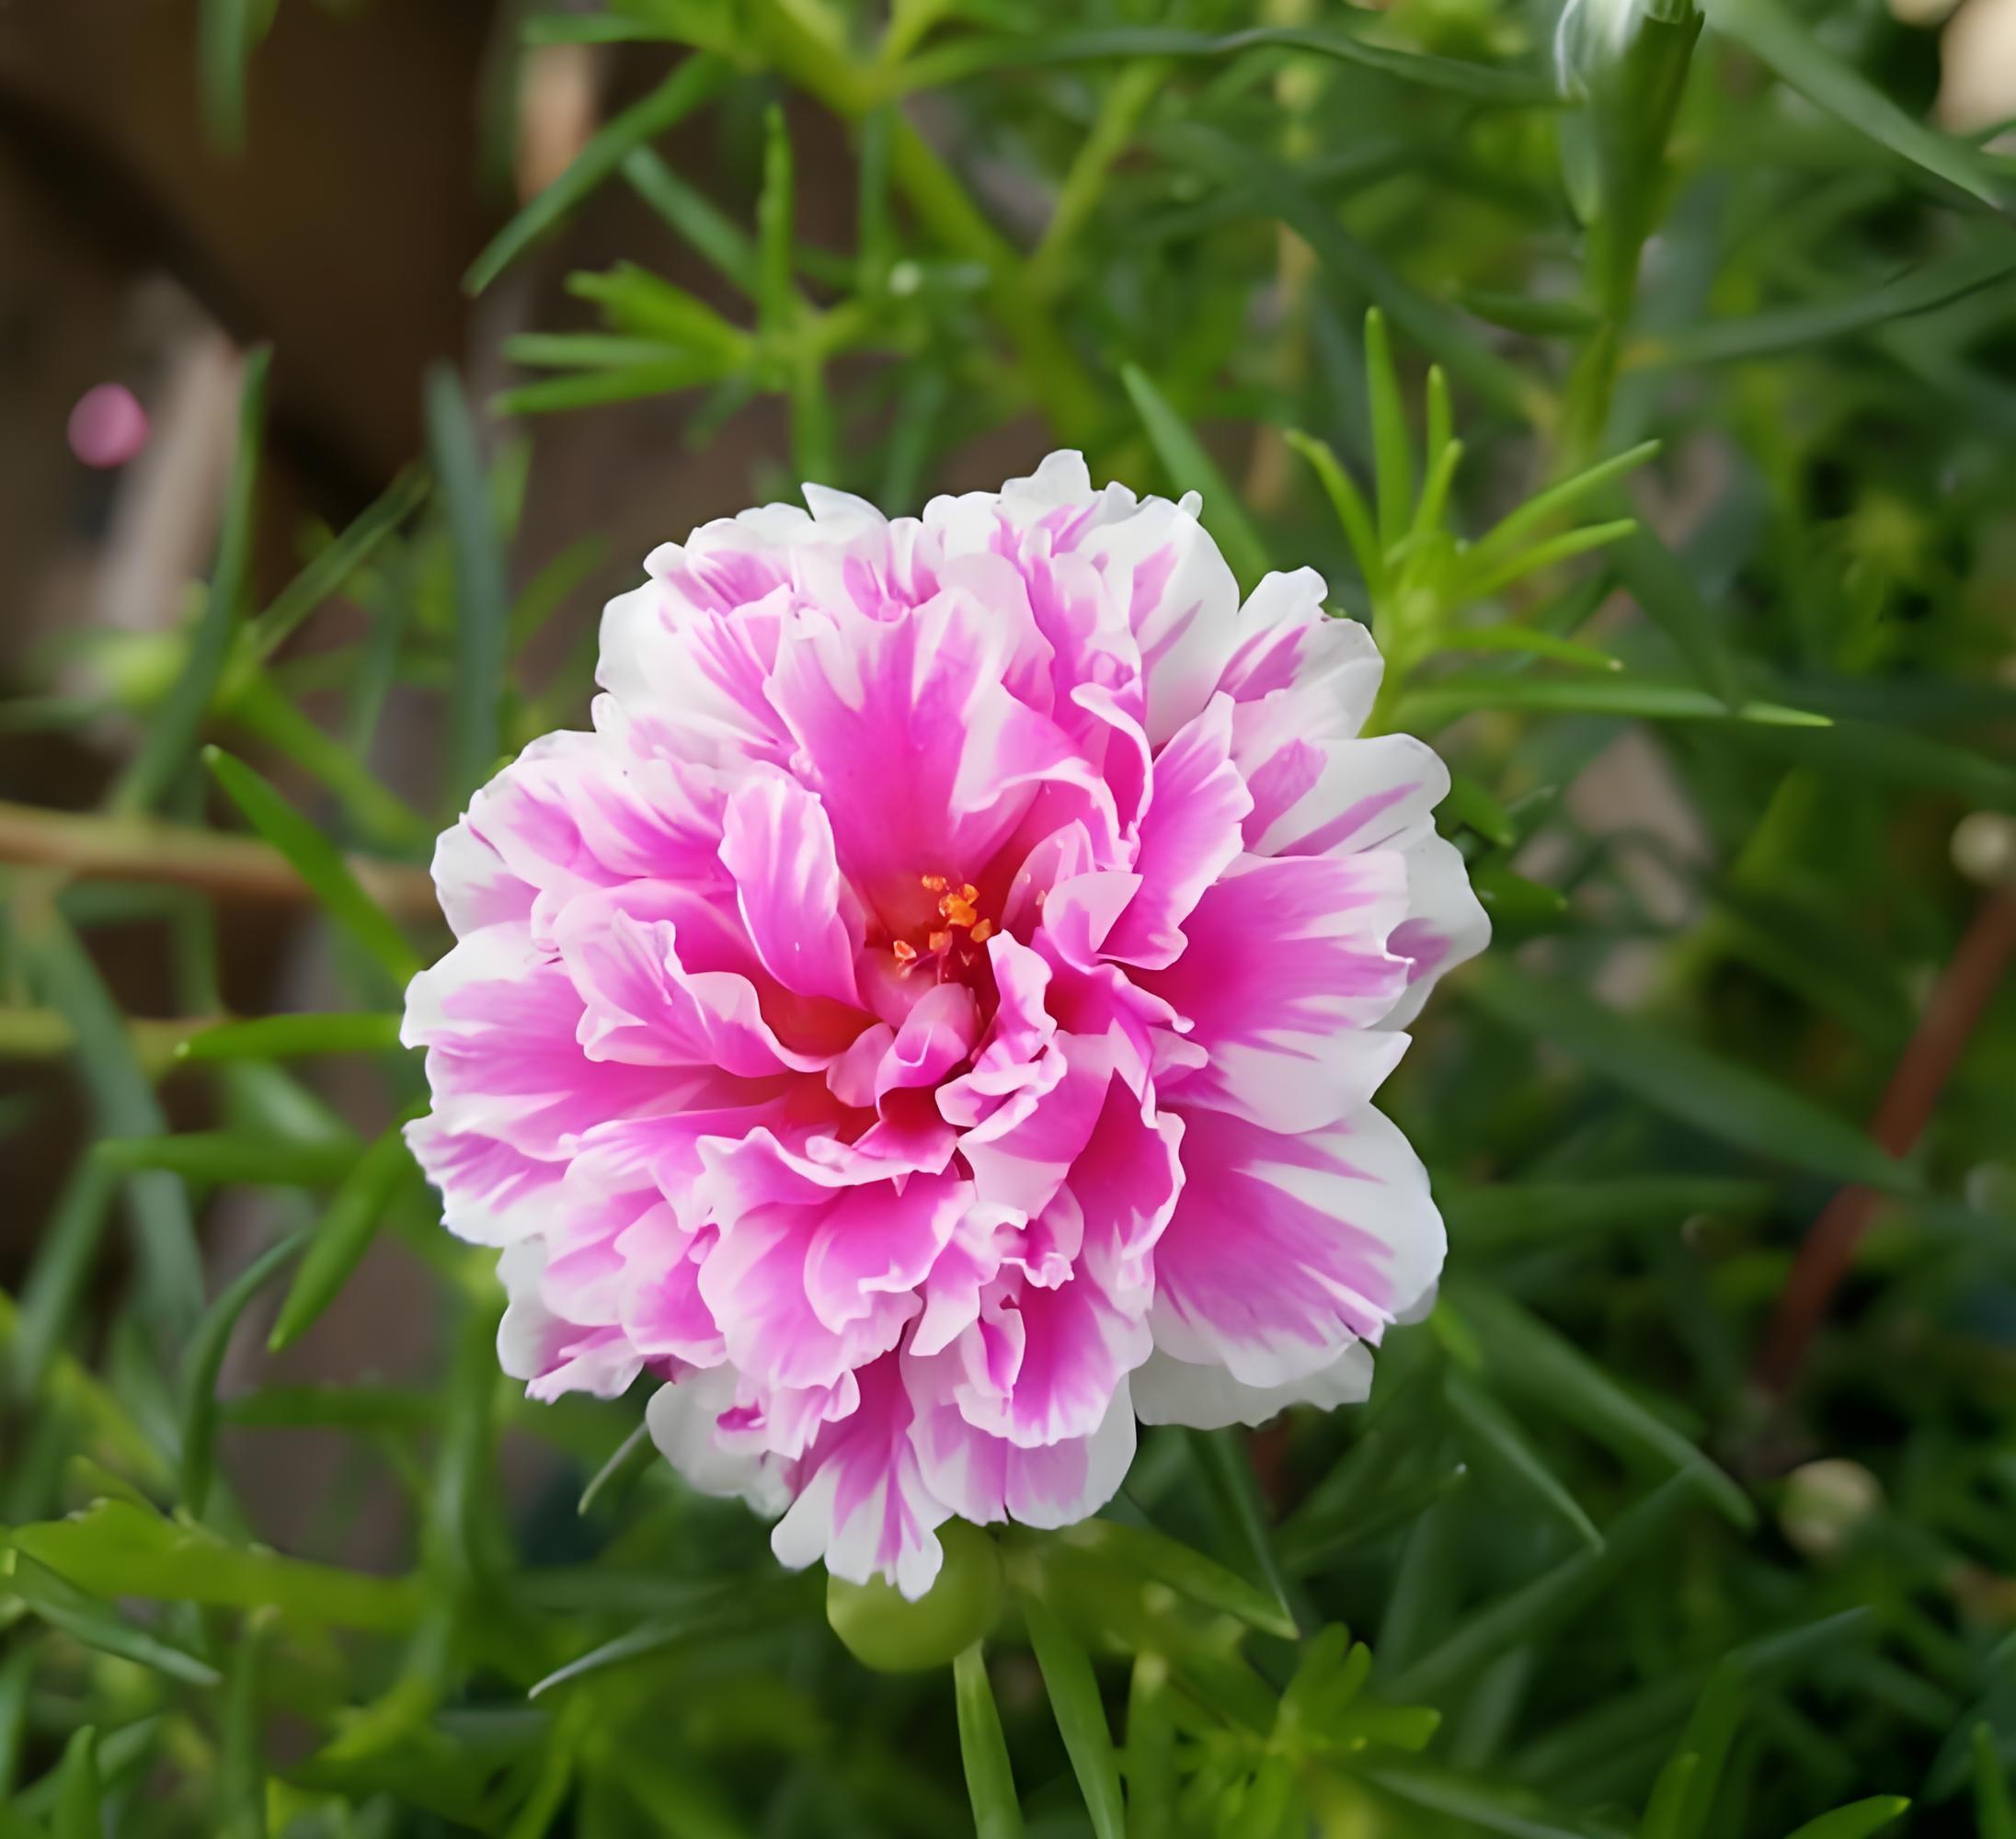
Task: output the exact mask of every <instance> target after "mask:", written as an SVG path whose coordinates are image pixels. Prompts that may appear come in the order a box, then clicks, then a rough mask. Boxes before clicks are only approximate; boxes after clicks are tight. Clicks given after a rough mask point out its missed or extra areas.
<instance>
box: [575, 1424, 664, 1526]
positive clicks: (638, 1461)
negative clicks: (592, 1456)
mask: <svg viewBox="0 0 2016 1839" xmlns="http://www.w3.org/2000/svg"><path fill="white" fill-rule="evenodd" d="M651 1447H652V1445H651V1427H650V1425H649V1424H647V1423H644V1424H639V1425H638V1426H637V1427H636V1430H634V1431H632V1432H631V1433H630V1434H629V1435H628V1436H626V1437H624V1440H623V1441H622V1442H621V1443H620V1444H618V1445H616V1447H615V1448H614V1449H613V1450H612V1451H611V1452H610V1456H609V1460H608V1461H607V1462H605V1463H603V1464H602V1466H601V1468H598V1469H597V1470H596V1471H595V1473H594V1475H593V1476H592V1477H591V1478H590V1480H589V1484H588V1486H587V1487H586V1488H584V1489H582V1490H581V1498H580V1499H579V1500H578V1501H577V1502H575V1503H574V1511H575V1512H576V1513H578V1514H582V1515H585V1514H586V1513H588V1510H589V1509H590V1507H592V1506H593V1505H594V1504H595V1502H597V1501H598V1500H599V1499H600V1498H601V1495H602V1493H603V1492H604V1491H606V1490H607V1489H608V1488H609V1487H610V1486H611V1484H612V1483H613V1482H614V1481H615V1480H616V1479H617V1478H618V1477H619V1476H623V1477H629V1476H635V1475H636V1473H637V1471H638V1470H639V1468H642V1467H643V1464H644V1462H645V1461H646V1460H647V1459H648V1457H647V1454H646V1453H647V1451H649V1450H650V1449H651Z"/></svg>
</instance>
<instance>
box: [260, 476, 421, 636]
mask: <svg viewBox="0 0 2016 1839" xmlns="http://www.w3.org/2000/svg"><path fill="white" fill-rule="evenodd" d="M427 493H428V482H427V477H426V475H425V474H422V473H419V472H418V471H415V470H412V469H408V470H407V472H404V473H401V474H399V476H398V477H397V478H396V479H395V480H394V481H393V482H392V483H391V485H387V486H386V487H385V489H384V491H383V492H382V493H380V494H379V496H378V497H376V498H374V499H373V500H372V502H371V503H370V504H369V505H367V506H366V507H365V508H363V509H362V510H361V511H360V512H359V513H358V515H357V517H356V518H355V519H354V520H352V522H351V523H350V525H349V528H348V529H347V530H345V531H343V533H342V534H341V535H340V536H338V538H337V539H336V540H335V541H334V542H333V543H328V544H327V545H326V546H325V547H324V548H323V549H322V550H321V551H320V552H319V553H318V554H316V556H315V559H314V561H312V562H310V563H309V564H308V565H307V566H306V567H305V568H304V569H303V570H302V571H301V573H300V574H298V575H297V576H295V577H294V578H293V579H292V581H290V582H289V583H288V584H287V586H286V587H284V588H281V591H280V593H279V594H278V595H276V596H275V597H274V600H273V603H272V605H270V606H269V607H268V608H267V610H266V611H264V612H263V613H260V614H259V615H258V617H257V618H256V619H254V620H252V621H250V622H249V623H247V624H246V629H245V635H244V639H243V645H244V647H245V650H246V652H247V653H248V654H249V655H250V656H251V657H254V658H257V659H258V661H259V662H260V663H262V664H263V663H264V662H265V661H266V660H267V659H268V658H269V657H272V655H273V654H274V652H276V651H277V650H279V648H280V646H281V644H282V643H283V642H284V641H285V640H286V638H287V637H288V635H289V634H291V633H292V632H293V630H294V629H295V627H297V626H298V625H300V623H302V621H304V619H306V618H307V617H308V615H309V614H310V613H312V612H314V611H315V609H316V608H317V607H319V606H320V605H321V604H322V603H323V602H324V601H325V600H328V599H329V597H330V596H331V595H333V594H336V593H338V592H340V591H341V590H342V588H343V587H344V585H345V584H346V583H347V582H349V579H350V577H352V576H354V575H355V574H356V573H357V571H358V570H359V569H360V568H361V567H362V566H363V565H364V564H365V563H366V562H368V561H369V560H370V559H371V557H372V555H373V554H375V553H376V552H377V549H378V546H379V545H380V544H381V543H384V540H385V538H386V537H388V536H390V535H391V534H392V532H393V531H395V530H396V529H397V528H398V527H399V526H400V525H401V524H402V523H404V522H405V521H406V520H407V518H409V517H411V516H412V515H413V513H414V512H415V511H416V510H418V508H420V506H421V505H422V504H424V503H425V502H426V500H427Z"/></svg>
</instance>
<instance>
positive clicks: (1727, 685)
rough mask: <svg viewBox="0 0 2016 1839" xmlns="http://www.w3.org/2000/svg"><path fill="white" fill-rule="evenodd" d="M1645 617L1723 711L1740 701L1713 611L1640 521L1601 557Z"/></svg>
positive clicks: (1739, 686) (1680, 565)
mask: <svg viewBox="0 0 2016 1839" xmlns="http://www.w3.org/2000/svg"><path fill="white" fill-rule="evenodd" d="M1604 559H1605V560H1606V561H1607V562H1608V563H1609V566H1610V567H1611V568H1612V569H1614V570H1615V571H1616V574H1617V578H1618V579H1619V580H1620V581H1621V582H1622V584H1623V586H1624V588H1626V589H1627V590H1628V591H1629V593H1630V594H1631V596H1632V599H1633V600H1636V601H1637V602H1638V604H1639V605H1640V606H1641V607H1643V608H1644V611H1645V617H1646V618H1647V619H1649V620H1650V621H1651V622H1652V623H1654V624H1655V625H1656V626H1657V627H1658V628H1659V630H1660V631H1661V632H1663V633H1665V634H1666V635H1667V637H1668V638H1669V639H1671V640H1672V641H1673V643H1674V645H1676V646H1678V649H1679V653H1680V656H1681V657H1684V658H1686V660H1687V662H1688V666H1689V668H1690V669H1691V670H1692V671H1693V673H1694V675H1695V677H1696V678H1697V679H1698V680H1700V681H1701V683H1702V684H1703V685H1704V686H1705V687H1706V688H1707V689H1708V690H1709V691H1711V692H1712V696H1713V698H1714V700H1715V701H1716V702H1718V703H1719V704H1721V706H1722V708H1723V710H1724V712H1726V711H1729V710H1733V709H1735V708H1736V707H1737V706H1738V705H1739V704H1740V703H1742V702H1743V701H1744V694H1743V685H1742V684H1741V683H1740V682H1739V681H1738V680H1737V679H1736V674H1735V665H1733V664H1732V663H1731V662H1730V659H1729V653H1728V650H1727V648H1726V647H1725V646H1724V644H1723V642H1722V636H1721V634H1719V633H1718V632H1717V631H1716V630H1715V623H1714V619H1713V616H1712V614H1711V613H1710V611H1709V610H1708V606H1707V603H1706V602H1705V601H1704V600H1702V599H1701V590H1700V589H1699V588H1697V587H1696V586H1695V585H1694V579H1693V577H1692V576H1691V575H1690V574H1689V572H1688V570H1687V567H1686V565H1685V564H1684V563H1682V562H1681V560H1680V558H1679V557H1678V556H1677V555H1675V554H1673V552H1672V551H1671V550H1669V549H1668V548H1667V546H1666V544H1665V543H1662V542H1660V540H1659V539H1658V537H1657V536H1655V534H1654V533H1653V532H1652V531H1649V530H1647V529H1646V528H1645V527H1644V525H1643V524H1640V526H1639V527H1638V528H1637V529H1636V530H1635V531H1632V533H1631V534H1630V535H1629V536H1627V537H1624V538H1623V539H1622V540H1621V541H1620V542H1618V543H1613V544H1612V545H1611V547H1610V551H1609V554H1608V555H1607V556H1606V557H1605V558H1604ZM1753 719H1755V718H1754V717H1753Z"/></svg>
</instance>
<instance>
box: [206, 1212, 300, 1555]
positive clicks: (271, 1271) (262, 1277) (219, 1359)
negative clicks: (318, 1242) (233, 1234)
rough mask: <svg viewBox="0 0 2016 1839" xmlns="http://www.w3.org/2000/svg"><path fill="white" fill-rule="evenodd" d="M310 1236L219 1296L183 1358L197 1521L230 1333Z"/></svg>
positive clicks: (252, 1268)
mask: <svg viewBox="0 0 2016 1839" xmlns="http://www.w3.org/2000/svg"><path fill="white" fill-rule="evenodd" d="M305 1242H306V1235H304V1234H301V1233H296V1234H295V1235H294V1236H293V1237H292V1238H291V1239H282V1240H281V1242H280V1243H279V1244H278V1245H272V1246H269V1247H268V1248H267V1249H266V1251H264V1252H262V1253H261V1254H260V1255H259V1256H258V1257H257V1258H255V1259H254V1260H253V1261H252V1262H251V1263H249V1264H248V1265H246V1268H245V1269H244V1270H243V1271H241V1272H240V1273H239V1274H237V1276H236V1277H235V1278H234V1279H233V1280H232V1281H231V1282H230V1283H229V1284H227V1285H225V1286H224V1288H223V1290H222V1291H220V1292H219V1293H218V1296H217V1300H216V1301H215V1302H213V1303H212V1304H211V1306H210V1308H208V1309H207V1310H205V1311H204V1313H203V1319H202V1320H201V1321H200V1322H199V1323H198V1324H197V1325H196V1332H195V1334H194V1335H192V1336H191V1337H190V1339H189V1351H188V1352H187V1353H186V1354H184V1355H183V1356H182V1374H181V1394H182V1472H181V1491H182V1504H183V1506H184V1507H186V1508H187V1509H188V1510H189V1513H192V1514H194V1515H195V1516H196V1517H197V1518H198V1519H200V1518H201V1517H202V1513H203V1508H204V1505H205V1503H206V1502H208V1500H209V1497H210V1482H211V1474H212V1460H213V1457H214V1456H215V1453H216V1445H217V1376H218V1375H219V1374H220V1373H221V1372H222V1371H223V1364H224V1354H225V1352H226V1350H227V1349H228V1348H229V1347H230V1345H231V1335H232V1331H233V1330H234V1329H235V1328H236V1327H237V1325H238V1318H239V1317H240V1316H242V1315H243V1314H244V1313H245V1310H246V1305H247V1304H248V1303H250V1302H251V1300H252V1298H253V1297H254V1296H258V1293H259V1292H260V1291H261V1290H262V1289H264V1288H265V1287H266V1285H268V1284H269V1283H271V1282H272V1280H273V1279H274V1278H275V1277H276V1276H278V1275H279V1274H280V1273H281V1270H283V1269H284V1268H285V1267H286V1265H287V1264H288V1263H289V1262H290V1261H292V1259H293V1258H294V1257H296V1256H297V1255H298V1254H299V1253H300V1251H301V1249H302V1247H303V1245H304V1243H305Z"/></svg>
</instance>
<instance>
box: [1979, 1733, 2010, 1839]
mask: <svg viewBox="0 0 2016 1839" xmlns="http://www.w3.org/2000/svg"><path fill="white" fill-rule="evenodd" d="M1972 1747H1973V1751H1974V1818H1975V1823H1976V1825H1977V1826H1978V1827H1979V1828H1980V1829H1981V1830H1980V1833H1979V1834H1978V1835H1977V1839H2016V1805H2012V1804H2011V1801H2010V1791H2009V1776H2008V1773H2007V1772H2006V1771H2005V1770H2004V1769H2003V1767H2002V1758H2001V1755H2000V1753H1999V1751H1998V1750H1997V1748H1996V1745H1995V1732H1994V1730H1991V1729H1990V1728H1989V1726H1988V1725H1987V1723H1985V1722H1984V1723H1980V1724H1976V1726H1975V1727H1974V1738H1973V1745H1972Z"/></svg>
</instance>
